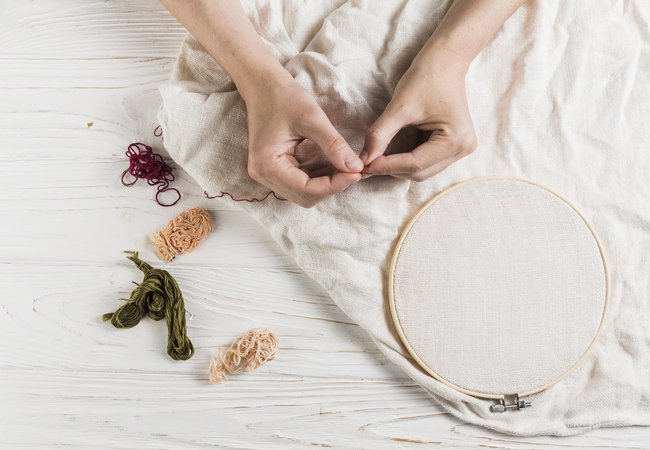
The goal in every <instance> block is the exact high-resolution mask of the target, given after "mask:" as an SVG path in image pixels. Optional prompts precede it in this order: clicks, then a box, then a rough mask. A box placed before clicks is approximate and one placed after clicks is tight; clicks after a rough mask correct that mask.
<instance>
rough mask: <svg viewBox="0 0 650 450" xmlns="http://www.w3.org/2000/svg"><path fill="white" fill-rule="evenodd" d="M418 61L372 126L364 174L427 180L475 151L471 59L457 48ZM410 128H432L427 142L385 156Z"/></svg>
mask: <svg viewBox="0 0 650 450" xmlns="http://www.w3.org/2000/svg"><path fill="white" fill-rule="evenodd" d="M435 56H436V57H434V58H427V59H426V60H420V61H419V60H418V59H417V58H416V59H415V60H414V61H413V64H412V65H411V67H410V68H409V69H408V70H407V71H406V73H405V74H404V76H403V77H402V79H401V80H400V81H399V83H398V84H397V87H396V88H395V92H394V94H393V98H392V100H391V101H390V103H389V104H388V106H387V107H386V109H385V111H384V112H383V113H382V114H381V116H379V118H378V119H377V120H376V121H375V123H374V124H373V125H372V126H370V128H369V129H368V132H367V135H366V141H365V145H364V148H363V151H362V152H361V154H360V158H361V160H362V161H363V162H364V164H365V165H366V167H365V168H364V170H363V173H364V174H371V175H392V176H395V177H399V178H407V179H409V180H414V181H423V180H426V179H427V178H429V177H431V176H433V175H435V174H437V173H438V172H440V171H442V170H444V169H445V168H446V167H447V166H449V165H450V164H452V163H453V162H455V161H457V160H458V159H460V158H462V157H464V156H466V155H468V154H470V153H471V152H473V151H474V149H475V148H476V145H477V140H476V134H475V132H474V126H473V124H472V119H471V117H470V114H469V108H468V106H467V97H466V94H465V74H466V71H467V64H465V63H464V62H462V61H459V60H457V59H456V56H455V55H453V54H451V53H448V54H447V53H443V54H436V55H435ZM405 127H415V128H417V129H419V130H425V131H430V132H431V136H430V137H429V139H428V140H427V141H426V142H424V143H423V144H421V145H419V146H418V147H416V148H415V149H412V150H411V151H409V152H406V153H397V154H392V155H384V152H385V151H386V148H387V146H388V144H389V143H390V141H391V140H392V139H393V137H394V136H395V135H396V134H397V132H398V131H400V130H401V129H402V128H405Z"/></svg>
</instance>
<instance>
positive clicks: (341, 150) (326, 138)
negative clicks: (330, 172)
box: [303, 112, 363, 172]
mask: <svg viewBox="0 0 650 450" xmlns="http://www.w3.org/2000/svg"><path fill="white" fill-rule="evenodd" d="M303 134H304V136H303V137H305V138H307V139H310V140H312V141H313V142H314V143H315V144H316V145H317V146H318V148H320V149H321V150H322V152H323V153H324V154H325V156H326V157H327V159H328V160H329V162H330V163H332V165H333V166H334V167H336V168H337V169H338V170H340V171H342V172H361V170H363V163H362V162H361V160H360V159H359V157H358V156H357V154H356V153H354V151H353V150H352V149H351V148H350V145H349V144H348V143H347V141H346V140H345V138H344V137H343V136H341V135H340V134H339V132H338V131H336V129H335V128H334V126H333V125H332V123H331V122H330V121H329V119H328V118H327V116H326V115H325V113H324V112H323V113H322V115H321V114H319V117H317V118H316V120H313V121H312V122H311V123H309V124H306V126H304V133H303Z"/></svg>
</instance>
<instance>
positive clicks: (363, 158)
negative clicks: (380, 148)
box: [359, 150, 368, 163]
mask: <svg viewBox="0 0 650 450" xmlns="http://www.w3.org/2000/svg"><path fill="white" fill-rule="evenodd" d="M367 157H368V151H367V150H362V151H361V153H359V159H360V160H361V161H363V162H364V163H365V162H366V158H367Z"/></svg>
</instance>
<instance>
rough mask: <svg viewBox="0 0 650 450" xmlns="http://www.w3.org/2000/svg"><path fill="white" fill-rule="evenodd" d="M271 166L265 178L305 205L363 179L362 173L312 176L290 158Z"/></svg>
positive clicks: (287, 195) (296, 201) (281, 192)
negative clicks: (295, 164)
mask: <svg viewBox="0 0 650 450" xmlns="http://www.w3.org/2000/svg"><path fill="white" fill-rule="evenodd" d="M283 159H284V160H285V161H281V162H278V164H276V165H274V167H273V168H270V169H269V171H268V173H267V175H266V177H265V179H266V180H267V181H268V182H269V183H270V184H272V185H273V188H274V190H276V191H277V192H278V193H279V194H281V195H282V196H283V197H285V198H287V199H288V200H290V201H292V202H293V203H297V204H299V205H301V206H304V207H311V206H314V205H315V204H316V203H318V202H319V201H320V200H322V199H324V198H325V197H328V196H330V195H332V194H336V193H339V192H343V191H344V190H345V189H347V188H348V187H349V186H350V185H352V184H354V183H355V182H357V181H359V180H360V179H361V174H360V173H350V172H336V173H334V174H332V175H330V176H320V177H314V178H310V177H309V176H308V175H307V174H306V173H305V172H304V171H302V170H300V169H299V168H297V167H295V166H293V165H292V164H291V163H290V162H289V161H288V160H286V159H285V158H283Z"/></svg>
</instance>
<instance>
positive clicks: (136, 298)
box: [102, 250, 194, 360]
mask: <svg viewBox="0 0 650 450" xmlns="http://www.w3.org/2000/svg"><path fill="white" fill-rule="evenodd" d="M124 253H126V254H127V255H128V256H127V258H128V259H130V260H131V261H133V263H135V265H136V266H137V267H138V269H140V270H141V271H142V272H143V273H144V279H143V280H142V283H140V284H138V285H137V286H138V287H136V288H135V290H134V291H133V292H132V293H131V297H130V298H129V299H128V300H126V299H125V300H126V303H124V304H123V305H122V306H120V307H119V308H118V309H117V311H115V312H114V313H107V314H104V315H103V316H102V320H103V321H104V322H106V321H107V320H110V321H111V324H113V326H114V327H115V328H132V327H134V326H136V325H137V324H138V323H140V320H141V319H142V318H143V317H144V316H149V317H150V318H151V319H153V320H160V319H162V318H165V320H166V322H167V334H168V339H167V354H168V355H169V356H171V358H172V359H175V360H186V359H189V358H191V357H192V355H193V354H194V346H193V345H192V342H191V341H190V340H189V338H188V337H187V327H186V324H185V304H184V302H183V294H182V293H181V290H180V288H179V287H178V283H176V280H175V279H174V278H173V277H172V276H171V275H170V274H169V273H168V272H167V271H166V270H162V269H155V268H153V267H151V266H150V265H149V264H147V263H146V262H144V261H142V260H141V259H140V258H138V252H134V251H130V250H129V251H125V252H124ZM136 284H137V283H136Z"/></svg>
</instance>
